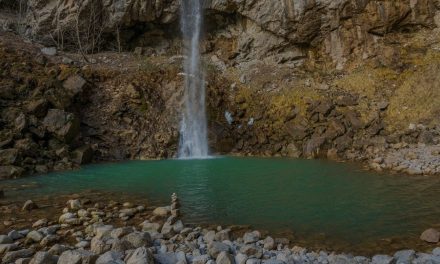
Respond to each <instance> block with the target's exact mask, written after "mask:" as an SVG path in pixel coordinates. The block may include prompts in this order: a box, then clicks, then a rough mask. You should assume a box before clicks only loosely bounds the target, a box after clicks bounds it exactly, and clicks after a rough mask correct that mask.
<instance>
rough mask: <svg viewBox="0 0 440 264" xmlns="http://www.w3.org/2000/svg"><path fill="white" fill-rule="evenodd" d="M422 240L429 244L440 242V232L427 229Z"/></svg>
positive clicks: (421, 237)
mask: <svg viewBox="0 0 440 264" xmlns="http://www.w3.org/2000/svg"><path fill="white" fill-rule="evenodd" d="M420 239H421V240H423V241H426V242H428V243H437V242H439V240H440V232H439V231H437V230H436V229H434V228H430V229H427V230H425V231H424V232H423V233H422V235H421V236H420Z"/></svg>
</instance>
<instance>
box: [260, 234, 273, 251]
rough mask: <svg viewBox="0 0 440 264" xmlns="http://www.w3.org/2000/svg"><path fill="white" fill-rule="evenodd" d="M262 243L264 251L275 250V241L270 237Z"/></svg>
mask: <svg viewBox="0 0 440 264" xmlns="http://www.w3.org/2000/svg"><path fill="white" fill-rule="evenodd" d="M263 243H264V249H266V250H272V249H274V248H275V240H274V239H273V238H272V237H270V236H268V237H266V238H265V239H264V241H263Z"/></svg>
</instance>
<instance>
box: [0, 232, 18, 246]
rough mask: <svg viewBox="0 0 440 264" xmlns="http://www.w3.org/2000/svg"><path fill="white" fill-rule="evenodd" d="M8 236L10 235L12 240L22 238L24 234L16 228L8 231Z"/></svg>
mask: <svg viewBox="0 0 440 264" xmlns="http://www.w3.org/2000/svg"><path fill="white" fill-rule="evenodd" d="M8 237H10V238H11V239H12V240H17V239H20V238H23V237H24V236H23V235H22V234H20V232H18V231H17V230H11V231H10V232H9V233H8ZM0 244H1V243H0Z"/></svg>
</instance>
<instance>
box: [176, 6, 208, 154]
mask: <svg viewBox="0 0 440 264" xmlns="http://www.w3.org/2000/svg"><path fill="white" fill-rule="evenodd" d="M202 1H203V0H182V2H181V3H182V4H181V28H182V33H183V43H184V50H185V55H186V57H185V61H184V70H185V106H184V111H183V116H182V122H181V127H180V142H179V158H206V157H208V136H207V122H206V109H205V80H204V73H203V71H202V70H201V56H200V35H201V30H202V24H203V6H202Z"/></svg>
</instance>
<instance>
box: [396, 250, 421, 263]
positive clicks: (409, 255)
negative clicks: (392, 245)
mask: <svg viewBox="0 0 440 264" xmlns="http://www.w3.org/2000/svg"><path fill="white" fill-rule="evenodd" d="M415 256H416V252H415V251H414V250H400V251H397V252H396V253H395V254H394V259H395V260H396V263H402V264H410V263H412V262H413V260H414V258H415Z"/></svg>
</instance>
